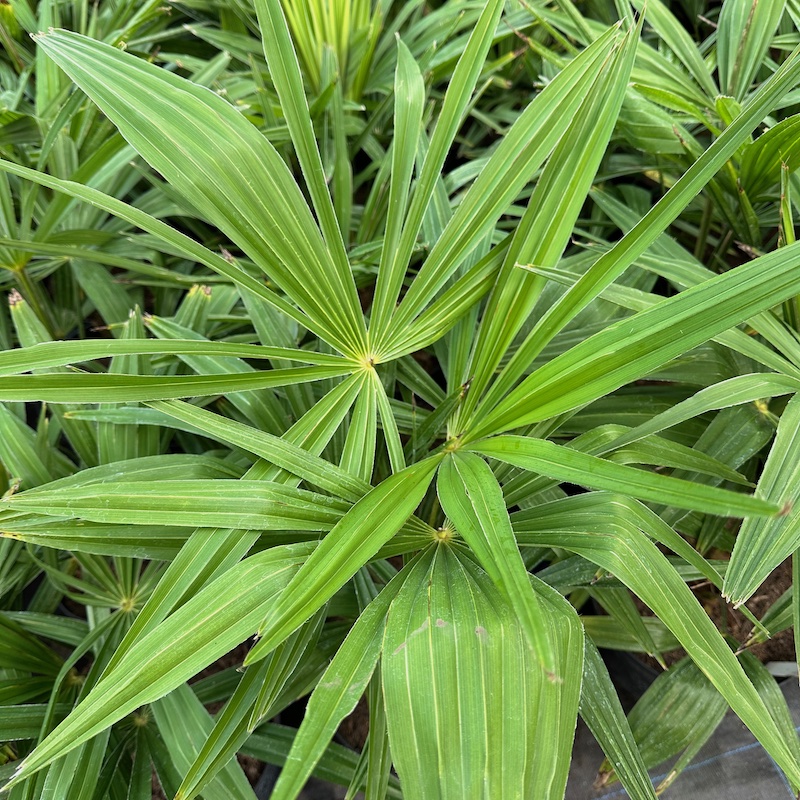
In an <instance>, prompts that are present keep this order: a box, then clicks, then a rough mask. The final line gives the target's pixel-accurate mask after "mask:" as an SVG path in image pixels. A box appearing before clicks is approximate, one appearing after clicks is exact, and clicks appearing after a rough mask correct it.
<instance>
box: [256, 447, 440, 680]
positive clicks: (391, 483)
mask: <svg viewBox="0 0 800 800" xmlns="http://www.w3.org/2000/svg"><path fill="white" fill-rule="evenodd" d="M440 460H441V459H440V458H429V459H426V460H425V461H420V462H418V463H416V464H412V465H411V466H410V467H407V468H406V469H404V470H403V471H402V472H397V473H395V474H394V475H391V476H390V477H389V478H387V479H386V480H384V481H383V482H382V483H380V484H378V486H376V487H375V488H374V489H372V490H371V491H370V492H368V493H367V494H366V495H365V496H364V497H363V498H362V499H361V500H359V501H358V502H357V503H356V504H355V505H354V506H353V507H352V508H351V509H350V510H349V511H348V512H347V514H345V515H344V517H342V519H341V520H340V521H339V522H338V523H337V524H336V525H335V526H334V527H333V529H332V530H331V531H330V533H328V535H327V536H326V537H325V538H324V539H323V540H322V542H320V545H319V547H318V549H317V550H316V552H315V553H314V555H312V556H311V557H310V558H309V559H308V561H307V562H306V563H305V564H304V565H303V567H302V569H301V570H300V572H298V574H297V577H296V579H295V580H293V581H292V582H291V583H290V585H289V587H288V589H287V590H286V592H284V593H283V594H282V595H281V598H280V600H279V601H278V602H277V603H276V604H275V605H274V607H273V608H272V609H271V610H270V613H269V615H268V616H266V618H265V619H264V621H263V623H262V625H261V627H260V629H259V633H260V634H261V636H262V637H263V638H262V639H261V640H260V641H259V642H257V643H256V644H255V646H254V647H253V649H252V650H251V651H250V653H249V654H248V657H247V660H246V663H248V664H251V663H253V662H254V661H257V660H258V659H259V658H263V657H264V656H265V655H266V654H267V653H269V652H270V651H271V650H272V649H273V648H274V647H275V646H276V645H278V644H279V643H280V642H281V641H283V639H285V638H286V637H287V636H288V635H289V634H290V633H291V632H292V631H293V630H295V629H296V628H298V627H299V626H300V625H301V624H302V623H303V622H305V620H307V619H308V618H309V617H310V616H311V615H312V614H313V613H314V612H315V611H316V610H317V609H318V608H319V607H320V606H322V605H323V603H325V602H326V601H327V600H329V599H330V598H331V597H332V596H333V594H334V593H335V592H336V591H338V589H339V588H340V587H342V586H343V585H344V584H345V583H346V582H347V581H348V580H350V578H352V577H353V575H355V573H356V572H357V571H358V569H359V568H360V567H362V566H364V564H366V563H367V562H368V561H369V560H370V558H372V556H373V555H375V553H376V552H377V551H378V550H379V549H380V547H381V546H382V545H383V544H384V543H386V542H387V541H388V540H389V539H390V538H391V537H392V536H394V535H395V534H396V533H397V531H398V530H400V528H401V527H402V526H403V523H405V521H406V520H407V519H408V518H409V517H410V516H411V515H412V514H413V513H414V510H415V509H416V507H417V506H418V505H419V503H420V502H421V500H422V498H423V497H424V495H425V492H426V491H427V489H428V486H429V485H430V482H431V480H432V479H433V474H434V472H435V471H436V468H437V467H438V466H439V462H440Z"/></svg>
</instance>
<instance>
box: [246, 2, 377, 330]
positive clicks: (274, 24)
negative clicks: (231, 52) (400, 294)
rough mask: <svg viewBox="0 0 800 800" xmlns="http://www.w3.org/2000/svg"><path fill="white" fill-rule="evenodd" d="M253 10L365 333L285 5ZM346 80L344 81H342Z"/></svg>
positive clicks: (340, 275) (342, 282)
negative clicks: (283, 6) (286, 16)
mask: <svg viewBox="0 0 800 800" xmlns="http://www.w3.org/2000/svg"><path fill="white" fill-rule="evenodd" d="M254 5H255V9H256V13H257V15H258V24H259V27H260V28H261V37H262V44H263V47H264V56H265V57H266V59H267V66H268V67H269V72H270V78H272V84H273V86H274V87H275V91H276V92H277V93H278V99H279V100H280V103H281V108H282V109H283V115H284V118H285V119H286V124H287V126H288V128H289V134H290V135H291V137H292V141H293V143H294V146H295V151H296V152H297V160H298V161H299V162H300V168H301V170H302V171H303V177H304V178H305V179H306V185H307V186H308V190H309V193H310V194H311V199H312V202H313V203H314V210H315V211H316V212H317V217H318V218H319V221H320V226H321V228H322V233H323V235H324V237H325V241H326V243H327V245H328V249H329V251H330V254H331V260H332V262H333V263H332V266H333V268H334V269H335V271H336V276H337V280H338V283H339V286H340V289H341V291H342V295H344V296H346V297H347V302H348V309H347V311H348V314H349V316H350V317H351V318H352V320H353V321H355V322H356V323H357V324H358V325H359V327H360V328H361V329H362V330H365V328H364V317H363V315H362V314H361V306H360V305H359V303H358V295H357V293H356V287H355V283H354V282H353V275H352V272H351V271H350V264H349V262H348V260H347V254H346V252H345V245H344V239H343V235H344V236H345V237H346V236H347V234H348V231H346V230H345V231H342V230H340V228H339V224H338V222H337V220H336V214H335V212H334V208H333V203H332V202H331V195H330V192H329V191H328V185H327V183H326V181H325V172H324V170H323V167H322V159H321V158H320V155H319V148H318V146H317V140H316V137H315V135H314V127H313V125H312V123H311V115H310V113H309V110H308V102H307V101H306V94H305V90H304V88H303V77H302V75H301V74H300V65H299V63H298V61H297V55H296V53H295V50H294V45H293V43H292V37H291V36H290V34H289V28H288V26H287V25H286V19H285V17H284V15H283V11H282V10H281V3H280V0H256V2H255V3H254ZM341 78H342V76H340V80H341Z"/></svg>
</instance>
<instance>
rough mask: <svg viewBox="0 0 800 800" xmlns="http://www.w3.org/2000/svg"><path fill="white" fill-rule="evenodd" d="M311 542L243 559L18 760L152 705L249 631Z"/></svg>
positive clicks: (47, 759) (42, 759) (48, 753)
mask: <svg viewBox="0 0 800 800" xmlns="http://www.w3.org/2000/svg"><path fill="white" fill-rule="evenodd" d="M313 547H314V545H311V544H300V545H290V546H284V547H273V548H271V549H270V550H267V551H264V552H262V553H259V554H257V555H255V556H252V557H251V558H248V559H246V560H245V561H242V562H241V563H239V564H237V565H236V566H234V567H232V568H231V569H230V570H228V571H227V572H226V573H225V574H224V575H222V576H221V577H219V578H218V579H217V580H216V581H213V582H212V583H210V584H209V585H208V586H206V587H205V588H204V589H203V590H201V591H200V592H199V593H198V594H197V595H195V596H194V597H193V598H192V599H190V600H189V601H188V602H186V603H185V604H184V605H183V606H181V607H180V608H179V609H178V610H177V611H175V612H174V613H173V614H172V615H171V616H170V617H169V618H167V619H166V620H165V621H163V622H162V623H160V624H159V625H158V626H157V627H155V628H153V630H151V631H150V632H149V633H148V634H146V635H145V636H143V637H142V638H141V639H139V640H138V641H137V642H135V643H134V644H133V645H132V646H131V648H130V649H129V650H128V651H127V652H126V653H125V655H124V656H123V657H122V658H120V659H119V661H118V662H117V664H116V666H115V668H114V669H113V670H111V671H109V672H107V673H106V674H105V675H104V676H103V677H102V678H101V680H100V681H99V682H98V683H97V685H96V686H95V687H94V689H92V690H91V691H90V692H89V694H88V695H87V697H86V698H85V699H84V700H83V702H81V703H80V704H79V705H78V706H77V707H76V709H75V710H74V711H73V712H72V713H71V714H70V715H69V717H68V718H67V719H66V720H65V721H64V722H62V723H61V725H59V726H58V727H57V728H56V729H55V730H54V731H53V732H52V733H51V734H50V735H49V736H47V738H46V739H44V741H43V742H42V743H41V744H40V745H39V746H38V747H37V748H36V749H35V750H34V751H33V753H31V754H30V755H29V756H28V757H27V758H25V759H24V761H22V763H21V764H20V765H19V767H18V769H17V771H16V773H15V775H14V782H15V783H16V782H17V781H19V780H23V779H25V778H27V777H29V776H30V775H32V774H33V773H34V772H36V771H38V770H40V769H42V768H43V767H45V766H47V765H48V764H49V763H51V762H52V761H53V760H54V759H56V758H59V757H61V756H63V755H65V754H66V753H68V752H69V751H70V750H72V749H73V748H74V747H77V746H78V745H80V744H82V743H83V742H85V741H87V740H89V739H90V738H92V737H93V736H95V735H96V734H97V733H99V732H100V731H102V730H104V729H105V728H107V727H109V726H110V725H112V724H113V723H114V722H116V721H117V720H119V719H122V717H124V716H125V715H126V714H129V713H130V712H131V711H133V710H134V709H136V708H138V707H139V706H141V705H144V704H146V703H151V702H153V701H155V700H157V699H158V698H160V697H163V696H164V695H165V694H167V693H168V692H170V691H171V690H172V689H174V688H175V687H177V686H180V684H182V683H184V682H185V681H187V680H188V679H189V678H191V677H192V676H193V675H194V674H196V673H197V672H199V671H200V670H201V669H202V668H203V667H205V666H207V665H208V664H210V663H212V662H213V661H215V660H216V659H218V658H219V657H220V656H222V655H224V654H225V653H227V652H229V651H230V650H232V649H233V648H234V647H235V646H236V645H237V644H240V643H241V642H243V641H244V640H245V639H247V637H248V636H251V635H252V634H253V633H254V632H255V630H256V629H257V627H258V623H259V622H260V621H261V620H262V619H263V618H264V614H265V612H266V609H267V608H268V607H269V606H271V605H272V604H274V602H275V597H276V595H278V594H279V593H280V592H281V591H282V590H283V589H284V588H285V587H286V585H287V584H288V582H289V580H290V577H291V575H292V574H294V572H295V571H296V569H297V567H298V565H299V564H300V563H302V561H303V560H304V559H305V558H306V557H307V556H308V554H309V553H310V552H311V551H312V550H313Z"/></svg>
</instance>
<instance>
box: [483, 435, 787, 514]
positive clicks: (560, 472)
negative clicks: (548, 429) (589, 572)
mask: <svg viewBox="0 0 800 800" xmlns="http://www.w3.org/2000/svg"><path fill="white" fill-rule="evenodd" d="M470 449H471V450H475V451H477V452H479V453H483V455H486V456H490V457H491V458H496V459H498V460H500V461H503V462H505V463H507V464H513V465H514V466H515V467H521V468H522V469H526V470H530V471H531V472H538V473H541V474H543V475H547V476H548V477H551V478H555V479H556V480H559V481H568V482H570V483H577V484H578V485H581V486H586V487H589V488H592V489H608V490H610V491H616V492H620V493H623V492H624V493H627V494H629V495H630V496H631V497H638V498H641V499H643V500H652V501H654V502H657V503H664V504H666V505H674V506H677V507H678V508H688V509H693V510H697V511H702V512H703V513H706V514H719V515H720V516H723V517H729V516H742V517H746V516H761V517H763V516H769V515H771V514H775V513H777V512H778V511H779V510H780V507H779V506H778V505H776V504H775V503H770V502H768V501H765V500H762V499H760V498H758V497H752V496H750V495H745V494H738V493H736V492H730V491H727V490H725V489H719V488H717V487H715V486H702V485H698V484H695V483H692V482H690V481H684V480H680V479H679V478H671V477H669V476H668V475H660V474H658V473H656V472H648V471H645V470H640V469H636V468H634V467H627V466H625V465H623V464H615V463H613V462H611V461H606V460H605V459H602V458H597V457H596V456H592V455H589V454H588V453H581V452H579V451H577V450H573V449H572V448H569V447H562V446H560V445H557V444H555V443H554V442H548V441H545V440H544V439H533V438H531V437H527V436H497V437H495V438H493V439H487V440H485V441H480V442H475V443H474V444H472V445H470Z"/></svg>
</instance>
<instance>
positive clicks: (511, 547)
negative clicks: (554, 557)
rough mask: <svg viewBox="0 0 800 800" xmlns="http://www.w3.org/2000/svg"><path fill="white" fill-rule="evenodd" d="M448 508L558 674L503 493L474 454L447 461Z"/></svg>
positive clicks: (443, 479)
mask: <svg viewBox="0 0 800 800" xmlns="http://www.w3.org/2000/svg"><path fill="white" fill-rule="evenodd" d="M437 491H438V494H439V501H440V502H441V504H442V510H443V511H444V512H445V514H447V516H448V517H449V518H450V520H451V521H452V522H453V523H454V524H455V526H456V530H457V531H458V532H459V533H460V534H461V536H463V537H464V539H465V541H466V542H467V544H468V545H469V546H470V548H471V549H472V551H473V552H474V553H475V555H476V556H477V558H478V561H479V562H480V564H481V566H482V567H483V568H484V569H485V570H486V572H487V574H488V575H489V577H490V578H491V579H492V582H493V583H494V584H495V586H496V587H497V588H498V590H499V591H500V594H502V596H503V597H504V598H505V601H506V602H507V603H508V604H509V606H510V607H511V608H512V609H514V611H515V612H516V614H517V616H518V617H519V620H520V623H521V624H522V627H523V628H524V630H525V633H526V635H527V637H528V641H529V643H530V646H531V647H532V648H533V652H534V654H535V658H536V659H537V660H538V662H539V663H540V664H541V665H542V667H543V668H544V669H546V670H547V671H548V672H549V673H551V674H552V673H553V669H554V663H553V646H552V644H551V642H550V640H549V639H548V636H547V630H546V628H545V626H544V623H543V620H542V609H541V608H540V606H539V602H538V600H537V597H536V594H535V593H534V591H533V589H532V588H531V585H530V577H529V575H528V571H527V570H526V569H525V564H524V563H523V561H522V556H521V555H520V553H519V548H518V547H517V542H516V540H515V539H514V532H513V531H512V530H511V522H510V520H509V518H508V511H506V504H505V501H504V500H503V492H502V490H501V488H500V484H499V483H498V482H497V479H496V478H495V476H494V474H493V473H492V470H491V469H490V468H489V465H488V464H487V463H486V462H485V461H484V460H483V459H482V458H479V457H478V456H476V455H475V454H474V453H467V452H463V453H454V454H452V455H451V456H449V457H448V458H446V459H445V460H444V462H443V463H442V466H441V468H440V469H439V476H438V482H437Z"/></svg>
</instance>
